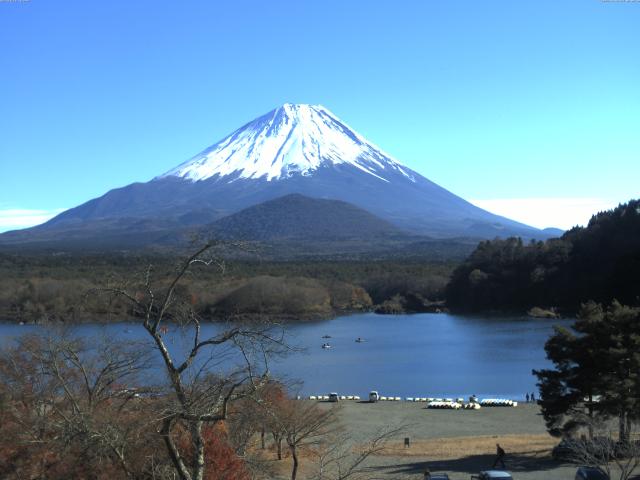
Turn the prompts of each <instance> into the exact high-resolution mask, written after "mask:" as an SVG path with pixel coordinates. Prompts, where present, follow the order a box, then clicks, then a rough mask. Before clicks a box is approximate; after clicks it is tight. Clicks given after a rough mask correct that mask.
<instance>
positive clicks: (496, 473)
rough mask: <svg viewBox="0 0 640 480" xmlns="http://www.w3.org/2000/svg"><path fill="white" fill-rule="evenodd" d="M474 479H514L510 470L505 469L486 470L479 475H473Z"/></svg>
mask: <svg viewBox="0 0 640 480" xmlns="http://www.w3.org/2000/svg"><path fill="white" fill-rule="evenodd" d="M471 479H472V480H513V477H512V476H511V474H510V473H509V472H505V471H504V470H485V471H484V472H480V473H479V474H478V475H471Z"/></svg>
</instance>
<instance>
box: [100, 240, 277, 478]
mask: <svg viewBox="0 0 640 480" xmlns="http://www.w3.org/2000/svg"><path fill="white" fill-rule="evenodd" d="M217 246H219V244H216V243H208V244H206V245H204V246H203V247H202V248H200V249H199V250H198V251H197V252H195V253H194V254H193V255H191V256H189V257H188V258H187V259H186V260H185V261H184V262H182V263H181V264H180V265H179V267H178V269H177V271H176V272H175V274H174V275H173V276H172V277H171V278H170V280H169V281H168V283H166V284H165V285H162V284H160V285H157V284H154V282H153V278H152V276H153V275H152V268H151V267H149V269H148V270H147V272H146V274H145V276H144V280H143V282H142V284H141V285H139V286H138V287H139V288H135V286H134V288H133V289H132V288H131V286H129V285H125V286H118V287H112V288H108V289H104V290H102V291H103V292H106V293H109V294H111V295H113V296H115V297H121V298H125V299H127V300H128V301H129V303H130V305H131V306H132V309H133V313H134V315H136V316H137V317H139V318H140V319H141V323H142V326H143V327H144V329H145V330H146V332H147V333H148V335H149V337H150V339H151V341H152V342H153V345H154V347H155V349H156V350H157V352H159V354H160V356H161V358H162V369H163V370H164V372H165V374H166V376H167V378H168V384H169V388H170V394H169V395H168V396H167V400H168V401H167V402H166V405H165V406H164V409H163V410H162V412H161V416H160V429H159V433H160V436H161V437H162V439H163V442H164V444H165V447H166V449H167V452H168V454H169V457H170V459H171V462H172V464H173V466H174V468H175V470H176V472H177V475H178V477H179V478H180V479H181V480H203V478H204V473H205V467H206V458H205V456H206V455H205V442H204V438H203V427H204V426H205V425H207V424H215V423H217V422H221V421H223V420H225V419H227V417H228V415H229V407H230V405H231V404H232V403H233V402H236V401H238V400H239V399H242V398H245V397H248V396H251V395H252V394H254V393H255V392H256V391H257V390H258V389H259V388H260V386H261V385H263V384H264V383H265V382H266V381H267V379H268V378H269V370H268V362H267V360H268V358H269V357H270V356H272V355H274V354H280V353H282V352H283V351H285V350H286V349H287V346H286V344H285V342H284V339H283V333H282V332H279V333H277V334H275V333H274V331H273V329H272V328H271V326H270V325H255V324H254V325H249V326H244V325H233V324H230V325H229V326H228V328H226V329H224V330H223V331H218V332H217V333H215V334H213V335H211V336H203V335H202V328H201V319H200V317H199V315H198V314H197V312H195V311H194V309H193V308H192V306H191V303H190V302H189V298H188V295H185V292H184V291H183V292H181V287H182V286H181V281H182V280H183V279H184V278H185V277H186V276H187V275H190V274H192V272H193V270H194V269H195V268H198V267H208V266H216V267H218V268H219V269H221V270H224V268H225V264H224V262H223V261H221V260H220V258H218V257H217V256H215V255H214V253H213V252H214V247H217ZM173 326H180V327H182V329H183V330H182V331H183V333H184V334H185V335H188V336H189V337H190V340H189V342H190V347H189V348H187V351H186V353H184V354H183V355H179V354H176V353H175V351H172V350H171V349H170V348H169V344H168V342H167V341H166V339H165V335H166V334H167V332H168V330H169V328H170V327H171V328H173ZM177 429H184V430H186V431H187V432H188V436H189V442H188V445H187V446H186V447H182V448H181V446H180V445H178V443H177V442H176V435H175V433H176V430H177Z"/></svg>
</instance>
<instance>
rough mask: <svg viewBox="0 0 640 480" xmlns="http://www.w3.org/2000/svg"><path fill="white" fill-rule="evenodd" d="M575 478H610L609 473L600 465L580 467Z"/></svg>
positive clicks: (592, 479) (585, 479) (580, 479)
mask: <svg viewBox="0 0 640 480" xmlns="http://www.w3.org/2000/svg"><path fill="white" fill-rule="evenodd" d="M575 480H609V475H607V474H606V473H605V472H603V471H602V470H601V469H600V468H598V467H580V468H578V470H577V471H576V476H575Z"/></svg>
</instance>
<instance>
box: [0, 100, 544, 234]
mask: <svg viewBox="0 0 640 480" xmlns="http://www.w3.org/2000/svg"><path fill="white" fill-rule="evenodd" d="M290 194H301V195H304V196H307V197H313V198H318V199H331V200H340V201H343V202H348V203H350V204H352V205H354V206H356V207H358V208H361V209H364V210H366V211H368V212H369V213H371V214H373V215H375V216H377V217H379V218H381V219H383V220H384V221H386V222H388V223H390V224H392V225H394V226H395V227H397V228H399V229H402V230H404V231H406V232H409V233H411V234H419V235H427V236H430V237H434V238H448V237H474V238H493V237H496V236H503V237H504V236H512V235H518V236H522V237H525V238H545V237H548V236H549V235H548V234H546V233H545V232H543V231H541V230H538V229H535V228H532V227H529V226H527V225H523V224H521V223H518V222H515V221H512V220H509V219H507V218H504V217H500V216H497V215H494V214H491V213H489V212H487V211H485V210H482V209H480V208H478V207H476V206H474V205H472V204H471V203H469V202H467V201H466V200H464V199H462V198H460V197H458V196H456V195H454V194H453V193H451V192H449V191H447V190H445V189H444V188H442V187H440V186H438V185H436V184H435V183H433V182H432V181H430V180H428V179H426V178H425V177H423V176H422V175H420V174H419V173H417V172H415V171H413V170H411V169H410V168H408V167H407V166H405V165H403V164H402V163H400V162H399V161H397V160H395V159H393V158H392V157H391V156H390V155H388V154H386V153H385V152H383V151H382V150H381V149H380V148H378V147H377V146H375V145H374V144H372V143H371V142H369V141H367V140H366V139H365V138H363V137H362V136H361V135H359V134H358V133H357V132H355V131H354V130H353V129H352V128H350V127H349V126H347V125H346V124H345V123H344V122H343V121H341V120H340V119H339V118H338V117H336V116H335V115H334V114H333V113H331V112H330V111H329V110H328V109H326V108H324V107H322V106H319V105H298V104H284V105H283V106H281V107H279V108H276V109H275V110H272V111H270V112H268V113H266V114H265V115H262V116H261V117H259V118H257V119H255V120H253V121H252V122H249V123H247V124H246V125H244V126H243V127H241V128H239V129H238V130H236V131H234V132H233V133H231V134H230V135H229V136H227V137H225V138H223V139H222V140H220V141H219V142H217V143H215V144H214V145H212V146H210V147H209V148H207V149H205V150H203V151H202V152H200V153H199V154H197V155H196V156H194V157H193V158H191V159H189V160H187V161H186V162H184V163H182V164H181V165H179V166H177V167H176V168H173V169H172V170H169V171H168V172H166V173H165V174H163V175H160V176H158V177H156V178H154V179H152V180H151V181H148V182H146V183H134V184H131V185H128V186H126V187H123V188H117V189H114V190H111V191H109V192H107V193H106V194H104V195H103V196H101V197H99V198H96V199H93V200H90V201H88V202H86V203H84V204H82V205H80V206H78V207H75V208H72V209H70V210H67V211H65V212H63V213H61V214H60V215H58V216H57V217H55V218H53V219H52V220H50V221H49V222H47V223H45V224H43V225H40V226H38V227H34V228H31V229H28V230H23V231H20V232H10V233H9V234H5V235H2V236H0V243H6V242H7V241H9V242H10V243H15V242H22V241H25V242H30V241H35V242H38V241H39V240H44V239H53V238H55V239H58V240H64V239H65V238H69V239H70V238H73V239H75V241H78V242H81V241H82V239H83V238H86V239H87V240H88V239H90V238H95V237H96V236H99V237H102V238H109V236H110V235H115V236H118V235H121V234H123V233H126V232H128V234H131V232H134V233H135V237H136V239H137V240H136V242H135V243H142V244H143V243H144V238H145V236H146V232H151V233H153V232H156V231H161V230H162V231H166V230H175V229H179V228H186V227H194V226H199V225H202V226H203V225H208V224H210V223H211V222H214V221H216V220H218V219H220V218H223V217H226V216H228V215H231V214H233V213H235V212H238V211H240V210H242V209H245V208H247V207H250V206H252V205H257V204H260V203H263V202H265V201H268V200H273V199H275V198H278V197H282V196H285V195H290ZM238 228H240V227H238ZM151 236H153V235H151Z"/></svg>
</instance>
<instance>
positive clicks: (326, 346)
mask: <svg viewBox="0 0 640 480" xmlns="http://www.w3.org/2000/svg"><path fill="white" fill-rule="evenodd" d="M322 348H324V349H325V350H326V349H328V348H331V345H329V344H328V343H323V344H322Z"/></svg>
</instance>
